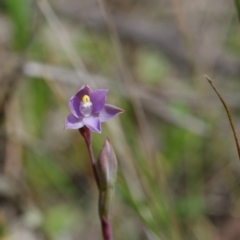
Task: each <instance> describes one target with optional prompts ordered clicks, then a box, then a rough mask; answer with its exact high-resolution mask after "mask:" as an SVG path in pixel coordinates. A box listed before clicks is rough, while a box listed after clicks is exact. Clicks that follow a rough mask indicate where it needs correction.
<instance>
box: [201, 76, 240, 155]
mask: <svg viewBox="0 0 240 240" xmlns="http://www.w3.org/2000/svg"><path fill="white" fill-rule="evenodd" d="M205 77H206V79H207V80H208V82H209V83H210V84H211V86H212V88H213V90H214V91H215V93H216V94H217V95H218V97H219V99H220V101H221V102H222V104H223V106H224V108H225V110H226V113H227V116H228V120H229V122H230V125H231V128H232V131H233V136H234V139H235V142H236V147H237V151H238V157H239V159H240V146H239V141H238V137H237V133H236V129H235V126H234V123H233V119H232V115H231V113H230V111H229V108H228V106H227V104H226V102H225V101H224V99H223V97H222V96H221V94H220V93H219V91H218V90H217V89H216V87H215V86H214V84H213V81H212V79H210V78H209V77H208V76H207V75H205Z"/></svg>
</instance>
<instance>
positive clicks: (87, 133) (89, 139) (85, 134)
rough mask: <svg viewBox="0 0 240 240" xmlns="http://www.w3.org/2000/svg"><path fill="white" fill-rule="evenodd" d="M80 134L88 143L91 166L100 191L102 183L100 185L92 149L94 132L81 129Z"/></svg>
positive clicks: (85, 128) (84, 128)
mask: <svg viewBox="0 0 240 240" xmlns="http://www.w3.org/2000/svg"><path fill="white" fill-rule="evenodd" d="M79 132H80V133H81V135H82V136H83V138H84V140H85V142H86V145H87V150H88V154H89V157H90V162H91V166H92V169H93V174H94V178H95V180H96V183H97V186H98V189H99V187H100V183H99V178H98V174H97V168H96V164H95V158H94V154H93V149H92V132H91V131H90V130H89V129H88V128H87V127H83V128H80V129H79Z"/></svg>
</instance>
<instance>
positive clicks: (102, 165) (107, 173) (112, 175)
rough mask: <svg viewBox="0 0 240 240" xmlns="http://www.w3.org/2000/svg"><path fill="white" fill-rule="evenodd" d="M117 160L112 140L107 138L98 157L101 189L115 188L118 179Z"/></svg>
mask: <svg viewBox="0 0 240 240" xmlns="http://www.w3.org/2000/svg"><path fill="white" fill-rule="evenodd" d="M117 168H118V163H117V158H116V155H115V152H114V150H113V148H112V145H111V142H110V140H109V139H108V138H107V139H106V141H105V143H104V145H103V147H102V150H101V152H100V154H99V156H98V161H97V171H98V177H99V181H100V189H101V190H106V189H108V188H111V187H114V184H115V181H116V177H117Z"/></svg>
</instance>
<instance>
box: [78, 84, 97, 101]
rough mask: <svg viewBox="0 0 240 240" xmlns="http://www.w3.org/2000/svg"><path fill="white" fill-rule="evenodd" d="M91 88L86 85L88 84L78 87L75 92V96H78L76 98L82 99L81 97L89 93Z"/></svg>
mask: <svg viewBox="0 0 240 240" xmlns="http://www.w3.org/2000/svg"><path fill="white" fill-rule="evenodd" d="M92 91H93V90H92V89H91V88H90V87H89V86H88V85H84V86H83V87H81V88H80V89H78V91H77V93H76V96H77V97H78V99H79V100H80V101H81V100H82V97H83V96H84V95H88V96H89V95H90V94H91V92H92Z"/></svg>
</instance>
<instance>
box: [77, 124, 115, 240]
mask: <svg viewBox="0 0 240 240" xmlns="http://www.w3.org/2000/svg"><path fill="white" fill-rule="evenodd" d="M79 132H80V133H81V135H82V136H83V138H84V140H85V142H86V145H87V149H88V154H89V157H90V162H91V166H92V169H93V173H94V177H95V180H96V183H97V186H98V190H99V209H103V210H102V211H101V210H100V211H99V217H100V221H101V227H102V234H103V239H104V240H113V236H112V227H111V223H110V222H109V220H108V216H106V211H105V210H106V207H109V206H108V205H109V204H110V199H111V198H112V191H113V190H112V189H101V186H100V179H99V176H98V172H97V167H96V161H95V158H94V154H93V149H92V132H91V131H90V130H89V129H88V128H87V127H85V126H84V127H82V128H80V129H79ZM100 206H103V207H100Z"/></svg>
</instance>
